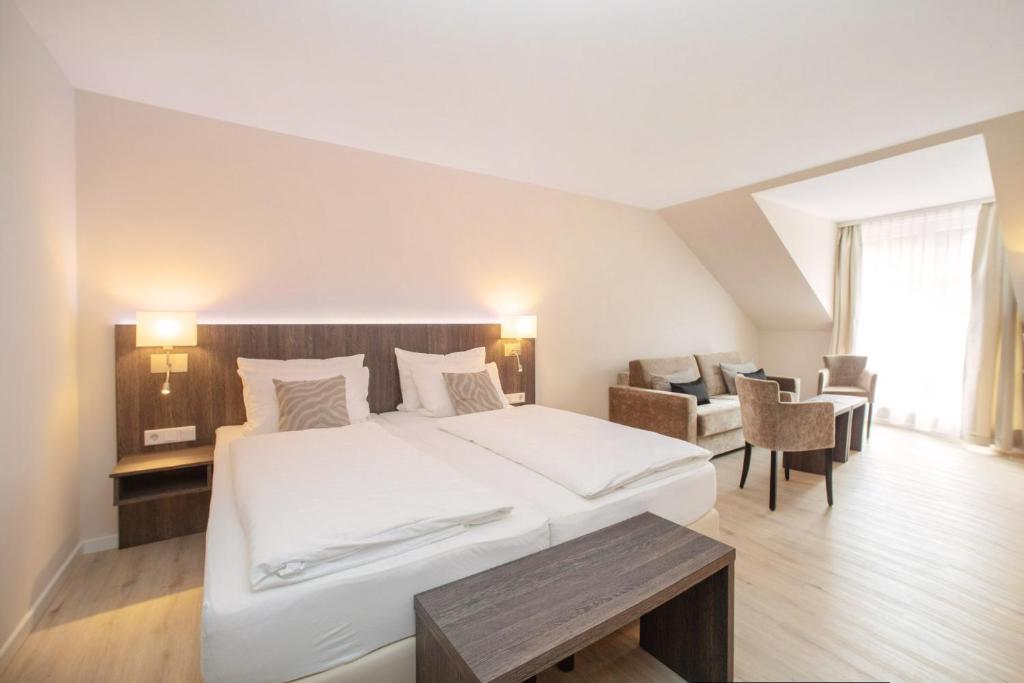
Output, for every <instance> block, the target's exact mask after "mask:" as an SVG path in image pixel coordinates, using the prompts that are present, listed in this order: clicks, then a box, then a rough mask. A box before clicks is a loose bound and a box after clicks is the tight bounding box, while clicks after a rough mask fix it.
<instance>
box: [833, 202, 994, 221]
mask: <svg viewBox="0 0 1024 683" xmlns="http://www.w3.org/2000/svg"><path fill="white" fill-rule="evenodd" d="M995 200H996V198H995V197H978V198H977V199H966V200H964V201H962V202H953V203H952V204H939V205H938V206H923V207H921V208H920V209H907V210H906V211H897V212H896V213H884V214H882V215H880V216H868V217H866V218H857V219H855V220H848V221H839V222H837V223H836V228H845V227H846V226H848V225H858V224H860V223H865V222H867V221H877V220H881V219H883V218H899V217H900V216H907V215H910V214H912V213H921V212H922V211H937V210H939V209H952V208H955V207H958V206H968V205H970V204H985V203H986V202H994V201H995Z"/></svg>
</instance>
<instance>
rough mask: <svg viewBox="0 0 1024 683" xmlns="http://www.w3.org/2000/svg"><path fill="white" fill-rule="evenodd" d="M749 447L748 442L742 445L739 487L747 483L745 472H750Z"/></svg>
mask: <svg viewBox="0 0 1024 683" xmlns="http://www.w3.org/2000/svg"><path fill="white" fill-rule="evenodd" d="M750 449H751V446H750V444H749V443H746V444H744V445H743V474H741V475H740V488H743V487H744V486H746V485H747V473H748V472H750Z"/></svg>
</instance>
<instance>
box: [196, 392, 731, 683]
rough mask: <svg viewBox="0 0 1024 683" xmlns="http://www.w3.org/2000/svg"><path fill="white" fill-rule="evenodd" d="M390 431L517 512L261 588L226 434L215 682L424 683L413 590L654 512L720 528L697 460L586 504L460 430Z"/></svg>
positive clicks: (425, 424) (214, 610)
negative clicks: (255, 582) (418, 672)
mask: <svg viewBox="0 0 1024 683" xmlns="http://www.w3.org/2000/svg"><path fill="white" fill-rule="evenodd" d="M371 419H372V420H374V421H376V422H378V424H380V425H382V426H383V427H384V428H385V429H386V430H387V431H389V432H390V433H391V434H393V435H395V436H398V437H399V438H401V439H403V440H405V441H407V442H409V443H411V444H412V445H414V446H416V447H417V448H419V449H420V450H422V451H423V452H425V453H426V454H428V455H430V456H432V457H435V458H438V459H439V460H441V461H443V462H445V463H447V464H448V465H449V466H451V467H452V468H454V469H456V470H457V471H459V472H460V473H462V474H463V475H465V476H467V477H469V478H472V479H475V480H476V481H478V482H479V483H481V484H484V485H485V486H487V487H489V488H491V489H493V490H495V491H497V492H500V493H502V494H504V495H505V496H507V497H511V498H512V500H513V501H514V502H515V508H514V510H513V512H512V514H511V515H510V516H509V517H508V518H507V519H504V520H501V521H498V522H493V523H489V524H484V525H481V526H479V527H476V528H472V529H470V530H469V531H466V532H465V533H462V534H460V535H458V536H455V537H453V538H449V539H446V540H443V541H439V542H437V543H434V544H431V545H428V546H426V547H421V548H418V549H416V550H413V551H410V552H407V553H403V554H401V555H399V556H395V557H391V558H388V559H385V560H382V561H378V562H374V563H372V564H368V565H364V566H361V567H357V568H355V569H351V570H346V571H343V572H339V573H335V574H330V575H328V576H323V577H319V578H316V579H312V580H309V581H305V582H302V583H298V584H294V585H289V586H283V587H279V588H273V589H270V590H263V591H253V590H252V589H251V586H250V584H249V581H248V579H247V543H246V536H245V533H244V532H243V529H242V526H241V524H240V522H239V517H238V513H237V509H236V505H235V499H234V489H233V486H232V482H231V458H230V456H229V452H230V444H231V442H232V441H233V440H234V439H238V438H242V429H241V427H221V428H220V429H218V430H217V445H216V450H215V456H214V457H215V468H214V484H213V496H212V500H211V503H210V520H209V524H208V528H207V556H206V577H205V592H204V599H203V672H204V675H205V677H206V679H207V681H208V682H209V683H236V682H241V681H246V682H247V683H261V682H266V683H281V682H283V681H290V680H295V679H299V678H303V677H305V678H304V683H350V682H353V681H360V680H371V679H372V680H375V681H387V682H390V681H394V682H395V683H398V682H401V681H405V682H407V683H411V682H412V680H413V679H414V661H415V649H414V647H413V645H414V638H412V637H411V636H413V634H414V630H415V629H414V619H413V611H412V596H413V595H414V594H415V593H418V592H421V591H423V590H426V589H428V588H431V587H434V586H438V585H441V584H444V583H447V582H449V581H453V580H456V579H458V578H461V577H463V576H468V575H470V574H473V573H476V572H479V571H483V570H485V569H488V568H490V567H493V566H496V565H498V564H502V563H504V562H508V561H511V560H513V559H516V558H519V557H522V556H525V555H528V554H531V553H533V552H536V551H538V550H541V549H543V548H545V547H548V546H549V545H552V544H556V543H561V542H563V541H566V540H569V539H572V538H575V537H577V536H580V535H583V534H586V533H589V532H591V531H594V530H597V529H600V528H602V527H604V526H607V525H609V524H614V523H615V522H618V521H621V520H624V519H627V518H629V517H632V516H634V515H636V514H640V513H641V512H644V511H651V512H654V513H655V514H659V515H661V516H663V517H665V518H667V519H670V520H672V521H675V522H676V523H678V524H683V525H686V526H690V527H691V528H695V529H697V530H699V531H702V532H703V533H708V534H712V535H713V534H716V533H717V530H718V518H717V512H716V511H715V510H714V502H715V470H714V467H713V466H712V465H711V464H710V463H709V462H707V461H704V460H702V461H700V462H695V463H694V464H693V465H692V466H686V467H683V468H680V469H679V470H677V471H675V472H673V473H672V474H671V475H668V476H665V475H664V474H662V475H660V476H654V477H651V478H649V480H647V481H641V482H639V483H637V484H633V485H630V486H629V487H625V488H621V489H618V490H616V491H613V492H611V493H608V494H605V495H602V496H600V497H597V498H592V499H586V498H583V497H581V496H579V495H577V494H576V493H574V492H572V491H570V490H568V489H566V488H564V487H562V486H561V485H559V484H557V483H555V482H553V481H551V480H549V479H547V478H545V477H543V476H541V475H539V474H537V473H535V472H533V471H532V470H530V469H527V468H526V467H524V466H522V465H520V464H517V463H515V462H513V461H511V460H509V459H506V458H504V457H502V456H500V455H498V454H496V453H493V452H491V451H489V450H487V449H485V448H482V447H481V446H478V445H476V444H474V443H471V442H468V441H465V440H463V439H460V438H458V437H456V436H453V435H452V434H449V433H447V432H445V431H442V429H441V428H440V426H439V423H438V420H437V419H435V418H429V417H424V416H421V415H417V414H415V413H400V412H390V413H384V414H381V415H375V416H372V417H371Z"/></svg>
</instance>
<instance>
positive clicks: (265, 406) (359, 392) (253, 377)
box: [238, 353, 370, 436]
mask: <svg viewBox="0 0 1024 683" xmlns="http://www.w3.org/2000/svg"><path fill="white" fill-rule="evenodd" d="M238 376H239V377H241V378H242V401H243V402H244V403H245V426H244V427H243V433H244V434H245V435H246V436H248V435H252V434H270V433H272V432H277V431H281V426H280V419H281V412H280V409H279V407H278V390H277V388H276V387H275V386H274V381H275V380H278V381H279V382H283V383H285V384H290V383H293V382H310V381H313V380H326V379H331V378H338V377H342V378H344V381H343V383H339V382H334V383H333V384H329V385H328V387H333V392H334V394H335V396H332V394H331V391H330V390H328V391H327V393H326V394H322V396H325V397H327V399H329V400H331V401H334V403H333V404H332V405H333V406H334V407H333V408H331V410H333V411H334V412H335V413H337V412H338V407H337V403H336V399H337V397H336V394H337V392H338V390H339V387H343V388H341V391H342V393H343V395H344V399H343V400H344V406H345V412H346V413H347V419H348V423H349V424H355V423H357V422H364V421H365V420H366V419H367V418H369V417H370V403H369V401H368V395H369V392H370V370H369V368H365V367H363V354H361V353H360V354H356V355H354V356H340V357H337V358H327V359H323V360H321V359H316V358H301V359H296V360H270V359H263V358H239V359H238ZM311 388H312V389H313V390H314V391H317V389H316V388H313V387H308V386H307V387H306V390H307V391H308V390H309V389H311ZM297 389H298V387H295V388H291V389H286V393H289V394H291V393H293V392H295V391H296V390H297ZM320 389H322V387H320ZM291 419H292V418H289V422H288V424H289V425H291V424H293V422H291V421H290V420H291ZM303 419H308V418H303ZM319 419H328V418H318V420H319ZM333 419H335V420H336V419H339V418H333Z"/></svg>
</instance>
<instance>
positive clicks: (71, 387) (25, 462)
mask: <svg viewBox="0 0 1024 683" xmlns="http://www.w3.org/2000/svg"><path fill="white" fill-rule="evenodd" d="M74 124H75V118H74V93H73V91H72V89H71V86H70V85H69V84H68V82H67V81H66V80H65V79H64V76H63V74H62V73H61V71H60V70H59V69H58V68H57V65H56V64H55V63H54V61H53V60H52V59H51V58H50V55H49V53H48V52H47V51H46V49H45V48H44V47H43V46H42V43H40V42H39V40H38V39H37V38H36V36H35V34H34V33H33V32H32V30H31V29H30V28H29V26H28V24H27V23H26V22H25V20H24V18H23V17H22V16H21V14H20V13H19V11H18V9H17V8H16V7H15V6H14V3H13V2H12V1H11V0H0V297H2V298H0V320H2V324H3V334H2V335H0V359H2V361H0V405H2V406H3V410H0V435H2V438H3V447H2V448H0V558H2V559H3V580H2V581H0V647H2V646H3V645H4V644H5V643H8V642H13V641H9V640H8V639H9V638H11V637H12V634H14V633H15V630H16V629H17V628H18V627H19V625H20V624H26V623H27V621H26V617H27V614H28V612H29V610H30V608H31V607H32V604H33V603H34V602H35V601H36V600H37V599H38V598H39V596H40V595H41V593H42V592H43V590H44V588H45V587H46V586H47V584H48V583H49V582H50V580H51V579H52V578H53V577H54V575H55V574H56V572H57V570H58V569H59V567H60V566H61V564H62V563H63V562H64V560H65V559H66V558H67V557H68V555H69V553H71V552H72V551H73V550H74V549H75V547H76V546H77V544H78V453H77V443H76V440H77V434H76V411H77V395H76V384H75V377H76V375H75V372H76V370H75V156H74V152H75V142H74V140H75V135H74Z"/></svg>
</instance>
